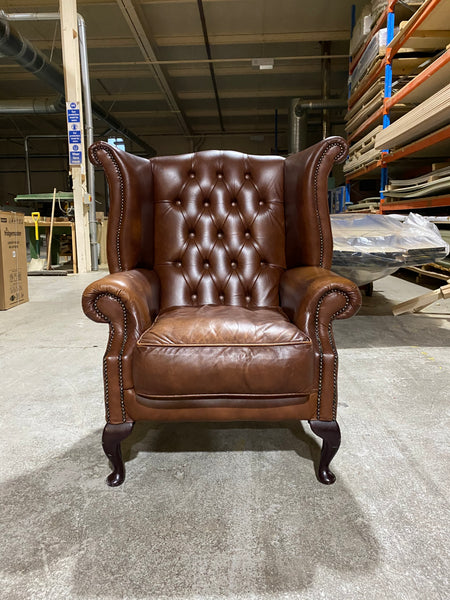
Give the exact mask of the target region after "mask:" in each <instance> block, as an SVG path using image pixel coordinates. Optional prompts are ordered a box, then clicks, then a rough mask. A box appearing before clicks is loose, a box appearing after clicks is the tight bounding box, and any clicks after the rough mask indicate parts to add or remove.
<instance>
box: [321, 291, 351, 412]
mask: <svg viewBox="0 0 450 600" xmlns="http://www.w3.org/2000/svg"><path fill="white" fill-rule="evenodd" d="M330 294H341V296H344V297H345V306H343V307H342V308H340V309H339V310H337V311H336V312H335V313H334V314H333V315H331V317H330V322H329V324H328V339H329V341H330V345H331V348H332V350H333V355H334V364H333V409H332V410H333V419H335V417H336V410H337V370H338V354H337V350H336V345H335V343H334V339H333V331H332V322H333V320H334V319H335V318H336V317H337V316H338V315H340V314H342V313H344V312H345V311H346V310H347V308H348V306H349V304H350V298H349V295H348V294H347V293H346V292H343V291H342V290H338V289H333V290H329V291H328V292H326V293H325V294H323V296H322V297H321V298H320V299H319V302H318V303H317V308H316V313H315V317H314V328H315V334H316V340H317V345H318V348H319V385H318V390H317V419H320V403H321V400H322V383H323V355H324V353H323V347H322V342H321V340H320V328H319V312H320V308H321V306H322V302H323V301H324V300H325V298H326V297H327V296H329V295H330Z"/></svg>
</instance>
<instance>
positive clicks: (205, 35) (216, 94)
mask: <svg viewBox="0 0 450 600" xmlns="http://www.w3.org/2000/svg"><path fill="white" fill-rule="evenodd" d="M197 6H198V12H199V15H200V22H201V24H202V31H203V40H204V43H205V50H206V55H207V57H208V61H209V62H208V65H209V73H210V75H211V81H212V85H213V90H214V97H215V99H216V106H217V113H218V116H219V124H220V129H221V130H222V131H225V127H224V126H223V117H222V108H221V106H220V98H219V91H218V89H217V81H216V74H215V71H214V65H213V63H212V56H211V46H210V44H209V39H208V28H207V26H206V18H205V11H204V10H203V2H202V0H197Z"/></svg>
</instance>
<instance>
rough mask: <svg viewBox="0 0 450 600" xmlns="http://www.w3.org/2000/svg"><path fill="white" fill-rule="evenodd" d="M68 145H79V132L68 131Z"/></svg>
mask: <svg viewBox="0 0 450 600" xmlns="http://www.w3.org/2000/svg"><path fill="white" fill-rule="evenodd" d="M69 144H81V131H80V130H79V129H77V130H76V131H69Z"/></svg>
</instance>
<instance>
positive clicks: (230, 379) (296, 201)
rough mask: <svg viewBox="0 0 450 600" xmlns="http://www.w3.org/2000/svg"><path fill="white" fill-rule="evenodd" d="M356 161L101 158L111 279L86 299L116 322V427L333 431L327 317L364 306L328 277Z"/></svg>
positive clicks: (112, 419)
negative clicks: (338, 176) (346, 165)
mask: <svg viewBox="0 0 450 600" xmlns="http://www.w3.org/2000/svg"><path fill="white" fill-rule="evenodd" d="M346 151H347V150H346V145H345V142H344V141H343V140H342V139H341V138H329V139H327V140H324V141H323V142H320V143H319V144H316V145H315V146H313V147H311V148H309V149H308V150H305V151H303V152H301V153H298V154H295V155H292V156H290V157H288V158H287V159H284V158H282V157H279V156H265V157H264V156H251V155H247V154H242V153H239V152H223V151H203V152H197V153H192V154H186V155H181V156H167V157H156V158H153V159H150V160H147V159H144V158H141V157H137V156H134V155H131V154H128V153H126V152H123V151H120V150H118V149H116V148H114V147H112V146H109V145H108V144H106V143H104V142H99V143H96V144H94V145H93V146H92V147H91V148H90V157H91V160H92V161H93V162H94V163H95V164H97V165H100V166H102V167H103V168H104V170H105V173H106V175H107V178H108V183H109V189H110V200H111V208H110V214H109V223H108V264H109V268H110V272H111V274H110V275H108V276H106V277H104V278H103V279H101V280H100V281H98V282H95V283H93V284H91V285H90V286H89V287H88V288H87V289H86V291H85V293H84V295H83V308H84V310H85V312H86V314H87V315H88V316H89V317H91V318H92V319H93V320H95V321H98V322H108V323H109V324H110V337H109V341H108V344H107V350H106V354H105V357H104V361H103V372H104V387H105V407H106V420H107V424H108V426H109V425H110V426H111V427H114V426H116V425H117V426H119V425H120V424H123V427H122V430H123V431H125V429H126V427H125V425H126V424H127V423H130V424H131V423H132V422H134V421H136V420H140V419H149V420H159V421H195V420H215V421H227V420H230V421H233V420H286V419H287V420H292V419H308V420H315V422H316V421H317V422H321V421H324V422H328V423H334V422H335V419H336V411H337V351H336V347H335V344H334V340H333V333H332V321H333V319H342V318H347V317H349V316H351V315H352V314H353V313H354V312H355V311H356V310H357V309H358V307H359V305H360V294H359V290H358V288H357V287H356V286H355V285H354V284H353V283H351V282H350V281H348V280H346V279H343V278H342V277H339V276H337V275H335V274H334V273H332V272H331V271H330V270H329V269H330V267H331V258H332V238H331V227H330V220H329V215H328V205H327V177H328V174H329V172H330V170H331V168H332V166H333V163H334V162H335V161H340V160H343V159H344V158H345V156H346ZM317 427H319V426H316V428H317ZM122 430H121V431H122ZM108 431H112V429H105V432H108ZM105 435H110V434H108V433H106V434H105ZM111 435H113V434H111ZM114 435H116V434H114ZM111 439H112V438H111ZM114 439H116V438H114ZM324 439H325V438H324ZM116 441H117V440H116ZM104 444H105V438H104ZM106 446H107V447H109V446H108V443H106ZM107 454H108V456H109V457H110V458H111V456H112V454H114V452H113V453H112V454H111V453H108V452H107ZM111 460H113V458H111ZM113 463H114V460H113ZM114 464H115V463H114ZM119 471H120V469H119ZM116 475H117V473H116ZM117 477H118V476H117ZM117 477H116V479H117ZM325 478H326V477H325ZM119 479H120V477H119ZM121 480H122V481H123V477H122V479H121ZM111 485H116V484H113V483H112V484H111Z"/></svg>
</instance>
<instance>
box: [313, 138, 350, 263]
mask: <svg viewBox="0 0 450 600" xmlns="http://www.w3.org/2000/svg"><path fill="white" fill-rule="evenodd" d="M336 146H338V147H339V148H340V149H341V151H340V152H339V154H338V155H337V156H336V157H335V159H334V160H335V161H338V160H339V159H341V158H342V157H343V156H344V154H345V151H346V147H345V146H344V144H342V143H340V142H334V143H332V144H330V145H329V146H327V147H326V148H325V150H324V151H323V152H322V154H321V155H320V158H319V160H318V161H317V164H316V168H315V171H314V204H315V207H316V218H317V225H318V227H319V238H320V265H319V266H321V267H323V252H324V248H323V246H324V244H323V231H322V223H321V220H320V213H319V195H318V182H319V170H320V165H321V164H322V161H323V159H324V158H325V155H326V154H327V153H328V152H329V150H330V149H331V148H334V147H336Z"/></svg>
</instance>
